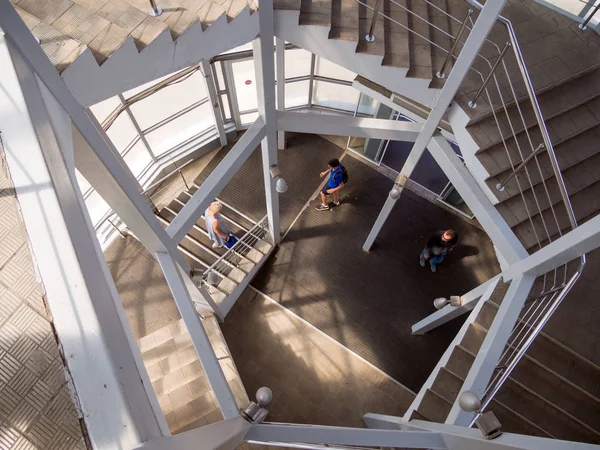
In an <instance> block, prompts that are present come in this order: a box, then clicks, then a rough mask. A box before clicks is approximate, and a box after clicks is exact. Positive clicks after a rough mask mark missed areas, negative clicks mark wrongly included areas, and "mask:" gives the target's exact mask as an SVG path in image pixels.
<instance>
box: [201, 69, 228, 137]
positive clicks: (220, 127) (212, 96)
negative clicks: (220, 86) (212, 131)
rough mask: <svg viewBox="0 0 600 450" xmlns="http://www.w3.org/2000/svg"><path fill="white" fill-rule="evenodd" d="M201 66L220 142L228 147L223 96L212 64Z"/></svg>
mask: <svg viewBox="0 0 600 450" xmlns="http://www.w3.org/2000/svg"><path fill="white" fill-rule="evenodd" d="M200 65H201V68H202V75H203V76H204V81H205V83H206V91H207V92H208V100H209V101H210V105H211V112H212V115H213V120H214V121H215V127H216V128H217V134H218V135H219V141H220V142H221V145H227V134H226V133H225V126H224V124H223V114H222V113H221V112H222V110H223V109H222V108H223V107H222V106H221V96H220V95H219V93H218V92H217V86H216V85H215V79H214V78H213V72H212V70H211V69H210V63H209V62H208V61H206V60H204V61H202V62H201V63H200Z"/></svg>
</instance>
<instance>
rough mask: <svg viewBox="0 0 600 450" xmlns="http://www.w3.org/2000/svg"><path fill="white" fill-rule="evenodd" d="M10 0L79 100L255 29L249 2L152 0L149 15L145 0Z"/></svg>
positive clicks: (237, 41) (197, 57)
mask: <svg viewBox="0 0 600 450" xmlns="http://www.w3.org/2000/svg"><path fill="white" fill-rule="evenodd" d="M11 1H12V4H13V6H14V7H15V9H16V10H17V12H18V13H19V15H20V16H21V18H22V19H23V21H24V22H25V24H26V25H27V27H28V28H29V29H30V30H31V32H32V34H33V35H34V36H35V37H36V38H37V39H38V40H39V41H40V46H41V47H42V49H43V50H44V52H45V53H46V55H48V57H49V58H50V60H51V61H52V63H53V64H54V66H55V67H56V69H57V70H58V71H59V72H60V73H61V75H62V76H63V78H64V79H65V81H66V82H67V85H68V86H69V89H71V91H72V92H73V94H74V95H75V97H76V98H77V99H78V100H79V102H80V103H81V104H82V105H83V106H90V105H92V104H94V103H97V102H99V101H101V100H105V99H106V98H109V97H112V96H114V95H117V94H120V93H122V92H125V91H126V90H129V89H132V88H134V87H137V86H139V85H141V84H144V83H147V82H149V81H152V80H154V79H156V78H158V77H161V76H164V75H167V74H169V73H172V72H174V71H176V70H179V69H183V68H184V67H187V66H189V65H190V64H194V63H198V62H199V61H201V60H203V59H208V58H210V57H212V56H214V55H217V54H219V53H222V52H224V51H227V50H229V49H231V48H234V47H236V46H238V45H241V44H243V43H245V42H248V41H249V40H251V39H253V38H254V37H255V36H256V35H257V34H258V23H257V20H256V19H257V18H256V17H255V16H254V14H253V13H254V12H255V10H256V6H255V4H254V2H253V1H252V0H224V1H217V0H214V1H212V0H185V1H175V0H164V1H158V2H157V3H158V6H159V7H161V8H162V10H163V12H162V14H161V15H159V16H154V17H153V16H151V15H150V14H149V10H150V9H149V8H150V2H148V1H147V0H93V1H92V0H11ZM252 16H254V17H252ZM230 22H232V23H231V24H229V23H230ZM233 28H235V30H236V32H235V33H233V32H232V29H233ZM82 79H83V82H82Z"/></svg>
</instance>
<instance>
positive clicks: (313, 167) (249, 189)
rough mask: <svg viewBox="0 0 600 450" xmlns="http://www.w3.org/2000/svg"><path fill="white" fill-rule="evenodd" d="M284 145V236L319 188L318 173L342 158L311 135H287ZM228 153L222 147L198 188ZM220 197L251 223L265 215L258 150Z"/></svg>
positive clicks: (280, 156) (281, 156)
mask: <svg viewBox="0 0 600 450" xmlns="http://www.w3.org/2000/svg"><path fill="white" fill-rule="evenodd" d="M287 141H288V148H287V149H286V150H281V151H279V152H278V165H279V168H280V169H281V175H282V176H283V178H284V179H285V180H286V181H287V184H288V190H287V192H286V193H285V194H282V195H280V197H279V198H280V210H281V211H280V212H281V229H282V231H283V232H284V231H285V230H287V229H288V228H289V226H290V225H291V224H292V221H293V220H294V218H295V217H296V216H297V215H298V213H299V212H300V210H301V209H302V207H303V206H304V205H305V203H306V201H307V200H308V198H309V197H310V196H311V195H312V193H313V192H314V191H315V190H316V189H317V187H318V186H319V183H320V182H321V179H320V178H319V173H320V172H322V171H323V170H325V169H327V161H329V160H330V159H331V158H339V157H340V155H341V154H342V149H341V148H339V147H337V146H336V145H333V144H332V143H331V142H329V141H327V140H325V139H323V138H320V137H318V136H314V135H303V134H288V135H287ZM229 149H230V147H229V146H227V147H224V148H223V149H222V150H221V151H220V152H219V153H218V154H217V156H216V157H215V158H214V159H213V160H212V161H211V162H210V163H209V164H208V166H207V168H206V170H204V171H203V172H202V173H201V174H200V176H199V177H198V178H197V180H196V181H197V183H198V184H200V183H201V182H202V181H204V180H205V179H206V178H207V177H208V175H209V174H210V173H211V172H212V171H213V170H214V169H215V167H216V166H217V164H219V163H220V162H221V160H222V159H223V158H224V157H225V155H226V154H227V152H228V151H229ZM219 197H220V198H222V199H223V200H224V201H225V202H227V203H230V204H232V205H233V206H235V207H236V208H238V209H240V210H241V211H243V212H244V213H245V214H247V215H249V216H250V217H252V218H253V219H254V220H257V221H258V220H260V219H261V218H262V217H263V216H264V215H265V214H266V213H267V211H266V203H265V190H264V179H263V175H262V159H261V151H260V149H257V150H255V151H254V152H253V153H252V155H250V157H249V158H248V160H247V161H246V162H245V163H244V165H243V166H242V168H241V169H240V170H239V171H238V172H237V173H236V174H235V175H234V177H233V178H232V179H231V181H230V182H229V183H228V184H227V186H226V187H225V189H223V191H222V192H221V194H219Z"/></svg>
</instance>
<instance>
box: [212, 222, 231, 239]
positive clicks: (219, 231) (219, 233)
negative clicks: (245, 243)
mask: <svg viewBox="0 0 600 450" xmlns="http://www.w3.org/2000/svg"><path fill="white" fill-rule="evenodd" d="M212 227H213V231H214V232H215V233H217V234H218V235H219V236H221V237H222V238H223V239H227V238H228V237H229V236H227V235H226V234H225V233H223V232H222V231H221V229H220V228H219V221H218V220H215V221H214V222H213V226H212Z"/></svg>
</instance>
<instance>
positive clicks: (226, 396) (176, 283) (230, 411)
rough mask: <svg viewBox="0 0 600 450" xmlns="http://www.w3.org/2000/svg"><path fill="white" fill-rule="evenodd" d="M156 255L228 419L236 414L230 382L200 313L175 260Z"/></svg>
mask: <svg viewBox="0 0 600 450" xmlns="http://www.w3.org/2000/svg"><path fill="white" fill-rule="evenodd" d="M156 259H158V263H159V264H160V267H161V268H162V270H163V273H164V275H165V279H166V280H167V284H168V285H169V289H170V290H171V294H172V295H173V298H174V299H175V303H176V304H177V309H178V310H179V314H180V315H181V318H182V319H183V321H184V323H185V326H186V328H187V330H188V333H190V337H191V338H192V343H193V344H194V348H195V349H196V353H198V357H199V358H200V363H201V364H202V368H203V369H204V373H205V374H206V378H207V379H208V382H209V383H210V387H211V388H212V390H213V393H214V394H215V398H216V399H217V403H219V407H220V408H221V412H222V413H223V417H224V418H225V419H231V418H233V417H236V416H238V415H239V412H238V407H237V404H236V403H235V399H234V397H233V394H232V393H231V389H230V388H229V384H228V383H227V380H226V379H225V374H224V373H223V369H221V365H220V364H219V360H218V358H217V355H215V352H214V350H213V348H212V345H211V343H210V340H209V339H208V335H207V334H206V330H205V329H204V326H203V325H202V322H201V320H200V317H198V313H197V312H196V309H195V308H194V305H193V303H192V300H191V298H190V294H189V292H188V290H187V288H186V285H185V282H184V280H183V279H182V278H181V274H180V273H179V269H178V267H177V265H176V264H175V261H174V260H173V258H172V257H171V256H170V255H169V254H167V253H157V254H156Z"/></svg>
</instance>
